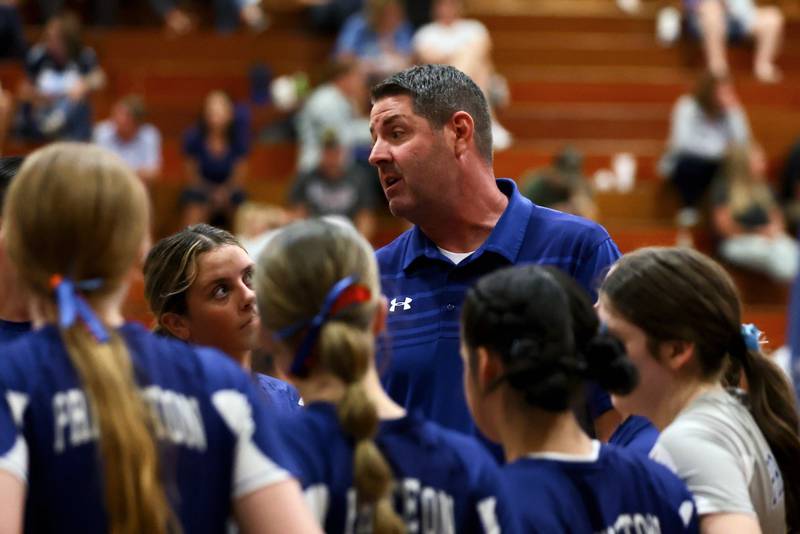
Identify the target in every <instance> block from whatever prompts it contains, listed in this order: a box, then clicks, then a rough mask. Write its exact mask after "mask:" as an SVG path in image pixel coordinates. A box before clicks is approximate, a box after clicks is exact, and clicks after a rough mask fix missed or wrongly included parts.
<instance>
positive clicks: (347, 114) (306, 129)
mask: <svg viewBox="0 0 800 534" xmlns="http://www.w3.org/2000/svg"><path fill="white" fill-rule="evenodd" d="M328 70H329V72H328V74H327V76H326V77H325V78H326V79H327V80H329V81H328V82H327V83H324V84H322V85H320V86H319V87H317V88H316V89H315V90H314V91H313V92H312V93H311V95H310V96H309V97H308V100H306V102H305V104H304V105H303V108H302V109H301V110H300V112H299V113H298V114H297V119H296V125H297V137H298V141H299V150H298V155H297V167H298V170H299V171H300V172H310V171H313V170H314V169H316V168H317V165H318V164H319V161H320V156H321V154H322V146H321V144H320V135H321V134H322V132H324V131H325V130H330V129H332V130H335V131H336V136H337V138H338V139H339V143H340V144H341V145H342V146H343V147H344V148H345V149H346V150H350V149H353V148H356V147H359V146H361V147H367V150H366V152H367V153H368V152H369V150H368V147H370V146H371V144H372V138H371V136H370V133H369V119H368V118H367V117H366V116H364V114H363V109H364V107H365V106H366V101H367V82H366V78H365V76H364V70H363V69H362V68H361V66H360V64H359V63H358V62H357V61H355V60H354V59H344V60H338V61H334V62H332V63H331V64H330V65H329V69H328Z"/></svg>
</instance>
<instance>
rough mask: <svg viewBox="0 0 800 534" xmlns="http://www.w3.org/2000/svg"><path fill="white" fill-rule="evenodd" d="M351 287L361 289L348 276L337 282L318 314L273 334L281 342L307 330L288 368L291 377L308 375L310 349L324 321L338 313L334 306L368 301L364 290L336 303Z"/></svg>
mask: <svg viewBox="0 0 800 534" xmlns="http://www.w3.org/2000/svg"><path fill="white" fill-rule="evenodd" d="M352 287H361V286H357V284H356V279H355V277H353V276H348V277H346V278H343V279H341V280H339V281H338V282H336V283H335V284H334V285H333V287H332V288H331V289H330V291H328V294H327V295H326V296H325V301H324V302H323V304H322V308H321V309H320V310H319V313H317V314H316V315H315V316H314V317H312V318H311V319H309V320H302V321H299V322H297V323H295V324H293V325H289V326H287V327H286V328H283V329H281V330H278V332H276V333H275V337H276V338H277V339H278V340H281V341H283V340H285V339H287V338H289V337H291V336H293V335H295V334H296V333H297V332H299V331H300V330H302V329H303V328H306V329H307V330H306V333H305V335H304V336H303V339H302V341H301V342H300V346H299V347H298V349H297V351H296V352H295V355H294V359H293V360H292V364H291V366H290V367H289V372H290V373H291V374H292V375H295V376H300V377H302V376H306V375H307V374H308V363H309V362H308V359H309V357H310V356H311V349H313V348H314V344H315V343H316V342H317V337H319V331H320V329H321V328H322V325H323V324H325V321H327V320H328V319H329V318H330V317H331V315H333V314H334V313H335V311H338V310H334V307H335V305H337V304H339V305H344V306H347V305H349V304H355V303H358V302H365V301H366V300H368V299H369V292H368V291H367V290H366V289H365V291H366V292H365V293H363V292H362V294H356V295H354V296H353V298H352V299H349V300H348V301H347V302H343V303H338V302H337V301H338V300H339V299H340V297H342V295H343V294H344V293H345V292H346V291H347V290H348V289H350V288H352ZM337 307H338V306H337Z"/></svg>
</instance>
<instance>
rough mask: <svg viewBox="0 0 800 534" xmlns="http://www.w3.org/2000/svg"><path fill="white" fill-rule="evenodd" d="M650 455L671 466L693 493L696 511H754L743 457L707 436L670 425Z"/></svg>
mask: <svg viewBox="0 0 800 534" xmlns="http://www.w3.org/2000/svg"><path fill="white" fill-rule="evenodd" d="M653 459H655V460H657V461H659V462H661V463H663V464H665V465H666V466H667V467H670V468H672V469H673V470H674V471H675V474H677V475H678V477H679V478H680V479H681V480H683V481H684V482H685V483H686V485H687V487H688V488H689V491H691V492H692V494H694V499H695V503H696V506H697V513H698V514H699V515H701V516H703V515H706V514H714V513H743V514H751V515H755V510H754V509H753V503H752V501H751V500H750V493H749V491H748V481H747V477H746V476H745V466H744V464H743V463H744V462H746V461H747V459H746V458H739V459H737V458H736V457H735V456H734V454H733V453H732V452H731V451H729V450H728V449H726V448H725V447H723V446H722V445H720V444H719V443H716V442H714V441H712V440H710V439H709V438H708V437H707V436H700V435H697V434H696V433H694V432H691V431H684V430H682V429H672V432H669V431H668V432H666V433H663V434H662V435H661V438H660V439H659V441H658V443H657V448H656V449H654V454H653Z"/></svg>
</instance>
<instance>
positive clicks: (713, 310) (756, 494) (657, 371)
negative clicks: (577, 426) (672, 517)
mask: <svg viewBox="0 0 800 534" xmlns="http://www.w3.org/2000/svg"><path fill="white" fill-rule="evenodd" d="M599 302H600V306H599V312H600V317H601V318H602V319H603V321H604V322H605V323H606V324H607V325H608V329H609V331H610V332H611V333H613V334H614V335H615V336H616V337H618V338H619V339H620V340H621V341H622V342H623V343H624V344H625V347H626V350H627V353H628V355H629V356H630V359H631V361H632V362H633V363H634V364H635V365H636V367H637V369H638V370H639V375H640V377H641V381H640V384H639V386H638V387H636V388H635V389H633V391H631V392H629V394H627V395H622V396H618V397H616V398H615V399H614V404H615V405H616V406H618V407H619V408H621V409H622V410H623V411H625V412H628V413H635V414H639V415H644V416H646V417H647V418H648V419H650V420H651V421H652V422H653V424H654V425H655V426H656V427H657V428H658V429H659V430H661V436H660V437H659V439H658V442H657V443H656V447H655V449H654V451H653V453H652V456H653V457H655V458H656V459H659V460H661V461H663V462H664V463H666V464H667V465H669V466H670V467H672V468H673V470H674V471H675V472H676V473H677V474H678V476H680V477H681V478H682V479H683V480H684V481H685V482H686V484H687V485H688V486H689V489H690V490H692V492H694V494H695V499H696V502H697V508H698V513H699V514H700V526H701V530H702V532H704V533H727V532H736V533H737V534H738V533H750V532H768V533H773V532H775V533H783V532H787V531H789V532H798V531H800V462H799V461H798V459H800V438H799V437H798V414H797V409H796V407H795V400H794V396H793V393H792V390H791V387H790V386H789V383H788V381H787V380H786V377H785V375H784V374H783V372H782V371H781V370H780V368H778V366H776V365H775V364H774V363H773V362H772V361H770V360H769V359H768V358H766V357H764V355H762V354H761V352H760V349H759V340H758V333H757V332H755V331H754V330H753V328H750V327H743V325H742V324H741V303H740V302H739V297H738V294H737V291H736V286H735V285H734V284H733V281H732V280H731V278H730V276H728V274H727V273H726V272H725V270H724V269H723V268H722V267H721V266H720V265H719V264H717V263H716V262H714V261H713V260H712V259H711V258H708V257H707V256H704V255H703V254H701V253H699V252H696V251H694V250H691V249H681V248H648V249H641V250H638V251H636V252H634V253H631V254H628V255H626V256H625V257H623V258H622V259H621V260H619V261H618V262H617V264H616V265H615V266H614V268H613V269H612V270H611V273H610V274H609V275H608V277H607V278H606V280H605V281H604V282H603V285H602V287H601V291H600V301H599ZM737 375H738V376H737ZM727 385H734V386H739V385H743V387H745V388H746V392H743V391H742V390H741V389H737V390H735V391H733V393H734V394H731V392H729V391H726V389H725V386H727Z"/></svg>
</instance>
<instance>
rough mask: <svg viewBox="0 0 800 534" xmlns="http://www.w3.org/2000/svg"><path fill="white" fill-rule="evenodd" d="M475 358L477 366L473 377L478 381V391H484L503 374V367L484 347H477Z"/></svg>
mask: <svg viewBox="0 0 800 534" xmlns="http://www.w3.org/2000/svg"><path fill="white" fill-rule="evenodd" d="M475 353H476V356H477V364H478V365H477V366H476V369H475V370H476V373H475V376H476V377H477V379H478V388H479V389H480V391H483V392H486V390H487V389H488V388H489V386H491V385H492V384H494V383H495V382H496V381H497V379H498V378H500V377H501V376H502V374H503V366H502V364H501V363H500V360H499V359H498V358H496V357H495V356H494V355H492V354H491V353H490V352H489V351H488V350H487V349H486V347H478V348H476V349H475Z"/></svg>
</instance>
